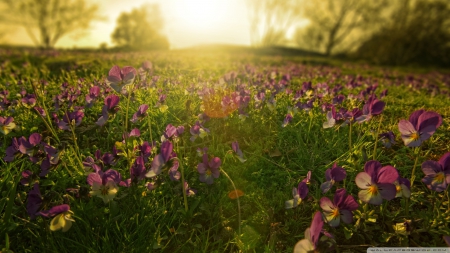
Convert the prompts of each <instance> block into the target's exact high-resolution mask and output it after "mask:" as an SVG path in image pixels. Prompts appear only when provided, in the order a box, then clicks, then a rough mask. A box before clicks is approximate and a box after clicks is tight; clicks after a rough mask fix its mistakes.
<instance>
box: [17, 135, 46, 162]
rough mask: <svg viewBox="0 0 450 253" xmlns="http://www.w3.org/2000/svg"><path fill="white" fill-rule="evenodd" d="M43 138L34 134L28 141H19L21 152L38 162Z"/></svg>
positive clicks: (21, 139)
mask: <svg viewBox="0 0 450 253" xmlns="http://www.w3.org/2000/svg"><path fill="white" fill-rule="evenodd" d="M41 140H42V136H41V135H40V134H38V133H32V134H31V135H30V137H29V138H28V140H27V139H26V138H25V137H23V136H22V137H21V138H20V139H19V151H20V152H21V153H22V154H25V155H28V156H29V157H30V160H31V161H32V162H34V163H36V162H37V161H38V157H37V153H38V152H39V149H40V146H41V145H40V144H41Z"/></svg>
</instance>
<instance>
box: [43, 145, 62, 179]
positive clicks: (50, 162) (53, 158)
mask: <svg viewBox="0 0 450 253" xmlns="http://www.w3.org/2000/svg"><path fill="white" fill-rule="evenodd" d="M44 151H45V156H46V157H45V159H44V160H43V161H42V163H41V173H40V174H39V176H40V177H45V176H46V175H47V174H48V172H49V171H50V168H51V167H53V166H56V165H57V164H58V163H59V155H60V153H59V152H58V150H57V149H56V148H54V147H52V146H50V145H48V144H44Z"/></svg>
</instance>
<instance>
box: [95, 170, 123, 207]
mask: <svg viewBox="0 0 450 253" xmlns="http://www.w3.org/2000/svg"><path fill="white" fill-rule="evenodd" d="M87 182H88V184H89V185H91V186H92V191H90V192H89V193H90V194H91V196H97V197H99V198H102V199H103V202H104V203H105V204H106V203H108V202H109V201H111V200H113V199H114V197H115V196H116V194H117V191H118V187H117V184H119V183H120V182H121V176H120V174H119V172H117V171H115V170H113V169H109V170H107V171H105V172H104V173H103V171H99V173H95V172H94V173H91V174H89V176H88V178H87Z"/></svg>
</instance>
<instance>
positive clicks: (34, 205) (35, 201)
mask: <svg viewBox="0 0 450 253" xmlns="http://www.w3.org/2000/svg"><path fill="white" fill-rule="evenodd" d="M41 204H42V196H41V191H40V190H39V184H38V183H34V186H33V189H31V191H30V192H28V196H27V213H28V215H30V218H31V219H32V220H33V219H35V218H36V216H37V215H38V211H39V209H40V208H41Z"/></svg>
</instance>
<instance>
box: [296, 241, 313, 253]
mask: <svg viewBox="0 0 450 253" xmlns="http://www.w3.org/2000/svg"><path fill="white" fill-rule="evenodd" d="M314 249H315V247H314V244H313V243H312V242H311V241H310V240H308V239H302V240H300V241H298V242H297V243H296V244H295V247H294V253H308V252H312V251H313V250H314Z"/></svg>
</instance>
